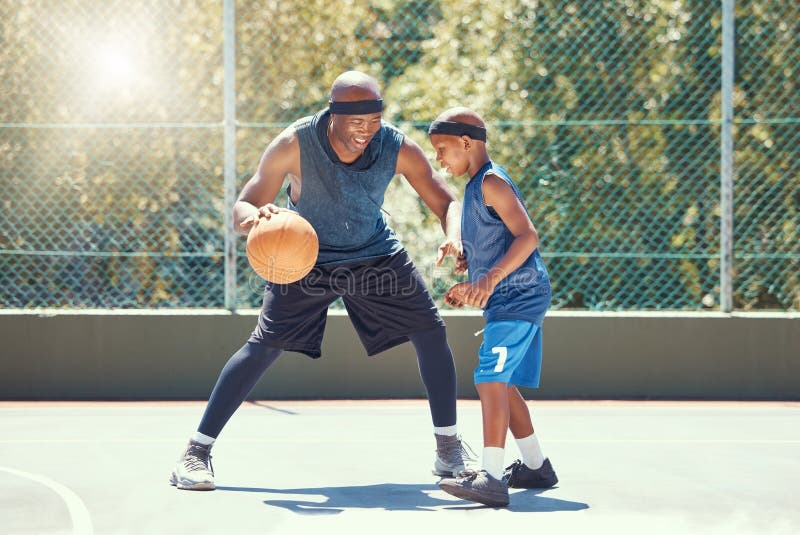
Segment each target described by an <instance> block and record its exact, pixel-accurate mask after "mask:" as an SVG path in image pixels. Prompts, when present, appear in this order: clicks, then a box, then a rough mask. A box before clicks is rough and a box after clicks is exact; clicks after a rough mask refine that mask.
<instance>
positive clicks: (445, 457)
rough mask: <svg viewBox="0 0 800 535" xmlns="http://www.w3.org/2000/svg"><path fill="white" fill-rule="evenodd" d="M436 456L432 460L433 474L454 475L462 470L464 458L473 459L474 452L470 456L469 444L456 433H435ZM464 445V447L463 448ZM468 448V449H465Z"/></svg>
mask: <svg viewBox="0 0 800 535" xmlns="http://www.w3.org/2000/svg"><path fill="white" fill-rule="evenodd" d="M433 436H435V437H436V458H435V459H434V461H433V474H434V475H437V476H441V477H456V476H457V475H458V473H459V472H461V471H462V470H464V469H465V468H466V466H464V458H466V459H467V460H469V461H474V460H475V457H474V453H473V454H472V456H470V453H469V452H470V451H472V450H471V449H469V446H466V443H464V442H462V440H461V438H460V437H458V436H457V435H437V434H436V433H434V434H433ZM465 446H466V448H465ZM467 449H469V451H467Z"/></svg>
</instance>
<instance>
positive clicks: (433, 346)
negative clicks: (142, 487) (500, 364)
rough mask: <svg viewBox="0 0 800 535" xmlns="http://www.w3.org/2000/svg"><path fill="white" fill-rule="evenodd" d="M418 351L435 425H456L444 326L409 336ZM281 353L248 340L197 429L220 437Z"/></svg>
mask: <svg viewBox="0 0 800 535" xmlns="http://www.w3.org/2000/svg"><path fill="white" fill-rule="evenodd" d="M409 338H410V339H411V343H413V344H414V348H415V349H416V351H417V363H418V364H419V373H420V376H421V377H422V382H423V384H424V385H425V389H426V390H427V392H428V403H429V405H430V409H431V417H432V419H433V425H434V426H436V427H447V426H451V425H455V424H456V369H455V365H454V364H453V354H452V352H451V351H450V347H449V346H448V345H447V336H446V334H445V330H444V327H437V328H435V329H431V330H428V331H422V332H417V333H414V334H411V335H409ZM280 354H281V350H280V349H276V348H273V347H267V346H263V345H260V344H251V343H249V342H248V343H246V344H245V345H244V346H242V348H241V349H240V350H239V351H237V352H236V353H235V354H234V355H233V356H232V357H231V358H230V360H228V362H227V364H225V367H224V368H222V372H221V373H220V375H219V379H218V380H217V384H216V385H214V390H213V391H212V392H211V397H210V398H209V400H208V405H207V406H206V411H205V413H204V414H203V419H202V420H201V421H200V425H199V426H198V428H197V430H198V431H199V432H201V433H203V434H204V435H207V436H210V437H214V438H216V437H218V436H219V434H220V432H221V431H222V428H223V427H224V426H225V424H226V423H227V422H228V420H229V419H230V417H231V416H233V413H234V412H235V411H236V409H238V408H239V405H241V404H242V402H243V401H244V400H245V399H246V398H247V395H248V394H249V393H250V391H251V390H252V389H253V387H254V386H255V384H256V383H257V382H258V380H259V379H260V378H261V376H262V375H263V374H264V372H265V371H266V370H267V368H269V367H270V366H271V365H272V363H273V362H275V361H276V360H277V359H278V357H279V356H280Z"/></svg>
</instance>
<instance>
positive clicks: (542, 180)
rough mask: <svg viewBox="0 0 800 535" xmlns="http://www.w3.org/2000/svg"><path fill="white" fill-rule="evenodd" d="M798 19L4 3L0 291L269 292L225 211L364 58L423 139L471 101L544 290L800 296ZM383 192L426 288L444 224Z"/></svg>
mask: <svg viewBox="0 0 800 535" xmlns="http://www.w3.org/2000/svg"><path fill="white" fill-rule="evenodd" d="M730 4H732V3H729V5H730ZM798 15H800V5H798V4H797V3H796V2H782V1H777V0H752V1H741V0H740V1H737V2H736V3H735V11H734V12H733V17H732V18H731V20H733V22H734V24H735V30H734V28H733V27H731V25H730V23H729V22H726V24H725V25H724V24H723V20H724V17H723V11H722V3H721V2H708V1H700V0H683V1H675V0H614V1H611V0H598V1H592V2H581V1H566V0H522V1H520V0H515V1H508V0H495V1H493V2H485V1H484V2H479V1H471V0H459V1H454V0H438V1H437V0H433V1H404V0H397V1H389V0H372V1H356V0H325V1H321V0H303V1H299V0H283V1H280V2H278V1H267V0H253V1H246V2H245V1H238V2H234V1H233V0H194V1H192V2H185V1H178V0H124V1H122V0H59V1H58V2H53V1H51V0H18V1H14V2H5V3H3V4H2V6H0V88H2V91H0V203H2V204H1V205H0V308H34V307H47V308H85V309H92V308H164V309H166V308H228V309H234V310H235V309H237V308H252V307H258V306H260V302H261V286H262V283H261V281H260V279H259V278H258V277H257V276H256V275H255V274H254V273H253V272H252V271H251V270H250V268H249V267H248V265H247V261H246V258H245V255H244V240H243V239H238V240H237V239H236V238H235V237H234V236H233V234H232V232H231V231H230V230H229V229H228V228H227V226H226V224H225V219H226V208H227V209H229V207H230V203H231V202H232V195H234V196H235V194H236V192H238V190H239V188H240V187H241V186H242V184H243V183H244V182H245V181H246V180H247V179H248V178H249V177H250V176H251V174H252V173H253V171H254V170H255V168H256V165H257V163H258V160H259V157H260V155H261V152H262V151H263V149H264V147H265V146H266V144H267V143H268V142H269V141H270V140H271V139H272V138H273V137H274V136H275V135H276V134H277V133H278V132H280V131H281V130H282V129H283V128H285V127H286V126H287V125H288V124H290V123H291V122H293V121H294V120H296V119H297V118H299V117H302V116H304V115H309V114H312V113H314V112H316V111H318V110H319V109H321V108H323V107H324V106H325V103H326V101H327V92H328V89H329V87H330V84H331V82H332V81H333V79H334V78H335V77H336V76H337V75H338V74H340V73H341V72H342V71H344V70H348V69H359V70H363V71H366V72H368V73H370V74H371V75H373V76H375V77H376V78H377V79H378V80H379V82H380V84H381V87H382V88H383V96H384V100H385V102H386V111H385V114H384V119H385V120H388V121H390V122H392V123H394V124H395V125H397V126H399V127H400V128H402V129H403V130H404V131H405V132H406V133H407V134H408V135H409V136H411V137H412V138H414V139H415V140H416V141H417V142H418V143H419V144H420V145H421V146H422V147H423V149H424V150H425V151H426V152H427V153H428V154H429V156H430V158H431V161H434V158H433V152H432V149H431V147H430V145H429V143H428V141H427V138H426V135H425V132H426V129H427V126H428V124H429V122H430V121H431V120H433V119H434V118H435V117H436V115H437V114H438V113H439V112H441V111H442V110H444V109H445V108H447V107H450V106H453V105H459V104H461V105H468V106H470V107H472V108H474V109H476V110H477V111H479V112H480V113H481V114H482V115H483V116H484V117H485V118H486V120H487V123H488V129H489V140H490V144H489V148H490V152H491V154H492V156H493V158H494V159H495V160H496V161H497V162H498V163H501V164H502V165H504V166H505V167H506V168H507V169H508V171H509V172H510V174H511V176H512V177H513V178H514V179H515V180H516V181H517V183H518V184H519V186H520V188H521V189H522V191H523V193H524V195H525V199H526V202H527V204H528V208H529V212H530V215H531V217H532V219H533V222H534V224H535V225H536V227H537V229H538V230H539V233H540V236H541V239H542V243H541V250H542V252H543V256H544V258H545V260H546V262H547V264H548V268H549V270H550V274H551V278H552V281H553V284H554V302H553V308H554V309H565V310H572V309H575V310H596V311H617V310H723V311H730V310H739V311H750V310H778V311H797V310H798V309H800V215H799V214H800V173H799V172H798V171H799V169H800V163H798V161H799V160H800V158H799V156H800V148H799V147H800V96H798V95H800V91H798V83H797V80H798V75H797V74H798V69H799V68H800V52H799V50H800V42H798V40H799V38H798V35H800V17H799V16H798ZM724 30H727V31H730V32H734V33H733V37H734V38H733V40H732V41H731V43H732V44H733V46H732V47H730V49H729V50H727V52H725V50H724V49H723V38H722V36H723V31H724ZM725 61H727V62H728V64H727V65H728V66H727V67H726V68H723V65H725ZM726 69H727V72H730V73H732V81H733V83H732V85H730V86H729V90H728V91H724V90H723V86H724V84H723V81H724V80H723V74H724V72H726ZM726 110H728V112H727V113H728V114H729V116H728V117H727V119H726ZM726 121H727V123H726ZM726 143H728V144H729V145H728V146H731V147H732V152H731V153H730V155H729V156H730V157H731V158H732V163H733V172H732V174H730V173H729V176H726V175H725V166H724V165H721V162H722V161H724V159H725V156H726V155H725V154H723V152H724V147H725V146H726ZM434 165H435V163H434ZM449 180H450V183H451V184H452V185H453V188H454V189H456V190H458V191H459V192H460V191H461V190H462V188H463V185H464V178H463V177H460V178H457V179H452V178H450V179H449ZM726 180H727V181H728V183H731V184H732V190H731V191H729V192H728V194H729V195H732V199H733V202H732V204H730V205H729V206H726V205H725V203H724V202H721V199H724V198H725V193H726V192H725V191H723V189H722V187H721V184H725V183H726ZM283 202H284V200H283V199H281V200H279V203H281V204H282V203H283ZM385 208H386V211H387V212H388V213H389V214H391V215H388V216H387V219H388V222H389V224H390V225H391V226H392V227H393V228H394V229H395V230H396V231H397V233H398V235H399V236H400V238H401V239H402V240H403V242H404V244H405V246H406V247H407V249H408V250H409V252H410V254H411V255H412V257H413V258H414V260H415V262H416V263H417V265H418V267H420V269H421V270H422V272H423V274H424V276H425V277H426V279H427V280H428V282H429V283H430V285H431V288H432V290H433V291H434V294H435V298H436V299H437V300H438V301H439V303H441V296H442V295H443V292H444V291H445V290H446V289H447V288H448V287H449V285H450V284H452V283H453V282H454V281H455V280H456V279H455V278H454V276H452V275H451V273H450V267H451V265H448V266H447V269H433V259H434V258H435V254H436V248H437V246H438V245H439V242H440V240H441V237H442V234H441V230H440V228H439V226H438V222H437V221H435V217H434V216H432V214H431V213H430V212H429V211H428V210H427V209H426V207H425V206H424V205H423V204H422V203H421V201H420V200H419V198H418V197H417V196H416V194H415V193H414V192H413V190H412V189H411V188H410V187H409V186H408V184H407V183H406V182H405V181H404V180H402V179H398V180H396V181H395V182H394V183H393V185H392V186H391V188H390V190H389V192H388V193H387V195H386V205H385ZM726 214H728V216H727V217H728V220H727V221H728V223H732V229H733V233H732V236H731V238H732V240H731V241H730V242H729V245H728V246H729V247H731V249H730V251H727V252H726V249H725V247H726V245H725V240H724V239H723V238H724V236H723V234H722V233H721V231H720V228H721V227H722V226H723V225H722V223H723V222H724V221H725V217H726ZM234 252H235V253H236V254H235V255H234V254H233V253H234ZM726 256H727V261H728V262H729V263H730V264H729V266H728V267H727V268H726V266H724V265H723V266H721V261H723V260H725V259H726ZM728 275H729V276H730V278H729V279H727V280H726V277H727V276H728ZM726 284H729V285H730V290H729V295H728V304H721V302H722V301H725V293H724V292H725V290H724V288H725V285H726Z"/></svg>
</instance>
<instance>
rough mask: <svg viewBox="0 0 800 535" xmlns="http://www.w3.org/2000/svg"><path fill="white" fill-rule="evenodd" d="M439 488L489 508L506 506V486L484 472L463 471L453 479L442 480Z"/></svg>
mask: <svg viewBox="0 0 800 535" xmlns="http://www.w3.org/2000/svg"><path fill="white" fill-rule="evenodd" d="M439 488H440V489H442V490H443V491H445V492H446V493H448V494H452V495H453V496H456V497H458V498H461V499H462V500H469V501H471V502H478V503H482V504H483V505H488V506H490V507H505V506H506V505H508V485H506V484H505V483H503V482H502V481H500V480H499V479H495V478H494V477H492V476H491V475H490V474H489V472H487V471H486V470H478V471H475V470H464V471H463V472H461V473H460V474H458V477H457V478H454V479H443V480H441V481H440V482H439Z"/></svg>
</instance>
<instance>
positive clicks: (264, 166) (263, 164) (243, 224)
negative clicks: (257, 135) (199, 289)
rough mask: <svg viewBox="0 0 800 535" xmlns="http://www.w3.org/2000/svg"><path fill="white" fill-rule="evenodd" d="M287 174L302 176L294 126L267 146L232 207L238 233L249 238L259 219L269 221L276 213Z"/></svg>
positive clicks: (234, 225)
mask: <svg viewBox="0 0 800 535" xmlns="http://www.w3.org/2000/svg"><path fill="white" fill-rule="evenodd" d="M288 174H292V175H294V176H297V177H299V176H300V144H299V142H298V139H297V133H296V131H295V129H294V127H292V126H290V127H289V128H287V129H285V130H284V131H283V132H281V133H280V134H279V135H278V137H276V138H275V139H273V140H272V142H271V143H270V144H269V145H267V148H266V149H265V150H264V154H262V155H261V161H260V162H259V164H258V169H257V170H256V172H255V174H254V175H253V176H252V177H251V178H250V180H248V181H247V183H246V184H245V185H244V187H243V188H242V191H241V193H240V194H239V198H238V199H237V200H236V204H234V205H233V228H234V231H235V232H237V233H238V234H241V235H242V236H246V235H247V233H248V232H250V227H251V226H252V225H253V224H254V223H255V222H256V221H257V220H258V218H259V217H266V218H269V217H270V213H275V212H276V211H277V208H276V207H275V206H273V205H272V203H273V202H274V201H275V198H276V197H277V196H278V193H279V192H280V190H281V187H282V186H283V181H284V179H285V178H286V175H288Z"/></svg>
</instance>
